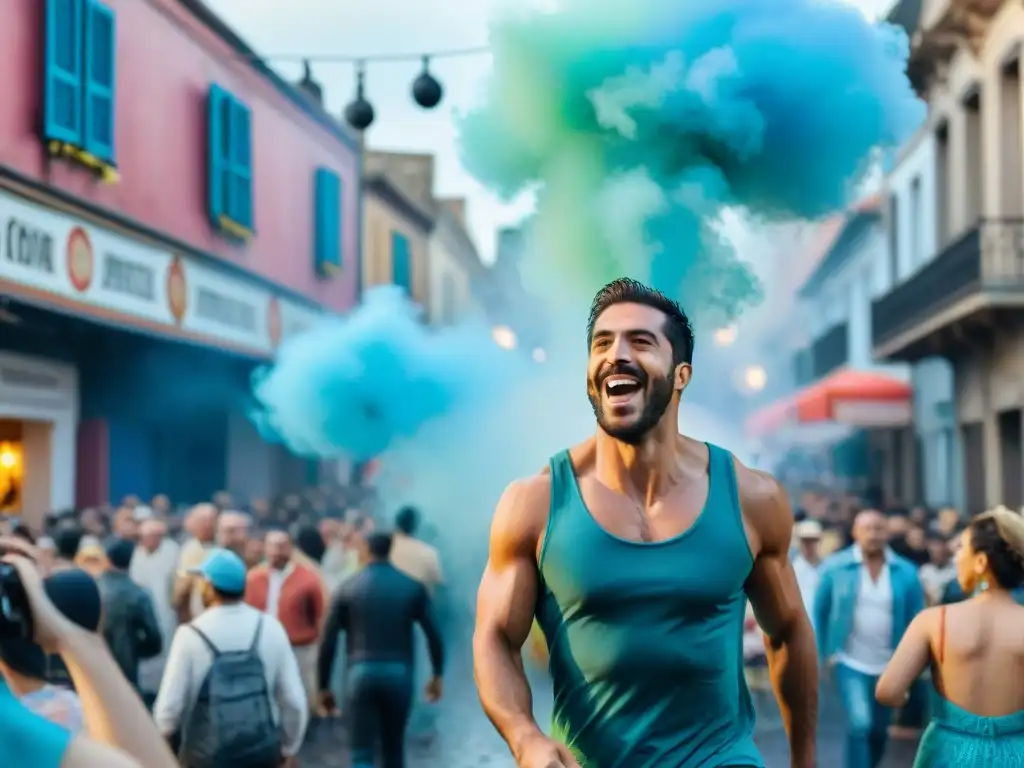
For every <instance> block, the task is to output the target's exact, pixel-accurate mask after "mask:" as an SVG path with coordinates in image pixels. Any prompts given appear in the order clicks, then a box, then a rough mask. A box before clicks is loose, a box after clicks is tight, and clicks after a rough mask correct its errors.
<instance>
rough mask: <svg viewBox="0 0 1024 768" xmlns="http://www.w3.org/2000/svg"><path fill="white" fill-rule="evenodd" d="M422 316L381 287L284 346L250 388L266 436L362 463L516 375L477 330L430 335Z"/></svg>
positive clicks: (399, 293) (397, 292) (511, 362)
mask: <svg viewBox="0 0 1024 768" xmlns="http://www.w3.org/2000/svg"><path fill="white" fill-rule="evenodd" d="M420 316H421V311H420V309H419V308H418V307H417V306H415V305H414V304H413V303H412V302H411V301H410V300H409V299H408V298H407V296H406V294H405V292H404V291H403V290H402V289H399V288H396V287H393V286H382V287H378V288H373V289H371V290H369V291H367V293H366V295H365V298H364V301H363V303H362V304H361V305H360V307H359V308H358V309H356V310H355V311H354V312H353V313H352V314H350V315H348V316H346V317H336V318H328V319H325V320H324V321H323V322H321V323H320V324H318V325H316V326H314V327H313V328H311V329H309V330H307V331H305V332H303V333H301V334H299V335H297V336H294V337H292V338H290V339H287V340H286V341H285V343H284V344H283V345H282V347H281V349H280V351H279V353H278V357H277V360H276V361H275V362H274V364H273V365H272V366H268V367H266V368H262V369H260V370H258V371H257V372H256V374H255V376H254V380H253V394H254V396H255V399H256V402H257V404H258V407H257V409H256V410H255V412H254V414H253V416H254V418H255V420H256V422H257V425H258V426H259V427H260V429H261V431H262V432H263V434H264V436H265V437H267V438H269V439H272V440H281V441H283V442H284V443H286V444H287V445H288V447H289V448H291V450H292V451H294V452H295V453H297V454H299V455H302V456H311V457H339V456H344V457H348V458H352V459H355V460H357V461H363V460H367V459H370V458H373V457H375V456H378V455H380V454H381V453H383V452H384V451H385V450H387V449H388V448H390V447H393V446H394V445H396V444H398V443H400V442H401V441H402V440H403V439H407V438H410V437H412V436H413V435H415V434H416V432H417V431H418V430H419V429H420V428H422V427H424V426H425V425H427V424H429V423H430V422H431V421H433V420H435V419H437V418H438V417H440V416H443V415H445V414H448V413H451V412H452V411H454V410H457V409H463V408H471V407H472V406H473V404H474V403H476V402H479V401H480V398H482V397H486V396H488V395H489V394H490V393H492V392H494V391H495V389H496V388H497V387H498V386H499V384H500V383H501V382H502V381H504V380H508V379H509V378H510V377H514V376H515V371H516V368H517V365H519V364H520V361H519V360H518V359H517V358H516V357H515V356H513V355H510V354H509V353H508V352H506V351H505V350H502V349H500V348H499V347H498V346H497V345H495V344H494V343H493V341H492V340H491V339H490V337H489V336H488V335H487V333H486V332H485V331H484V330H483V329H481V328H477V327H476V326H468V325H467V326H460V327H455V328H446V329H439V330H434V329H431V328H429V327H428V326H426V325H425V324H424V323H423V322H422V321H421V317H420Z"/></svg>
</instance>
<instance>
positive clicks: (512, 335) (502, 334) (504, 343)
mask: <svg viewBox="0 0 1024 768" xmlns="http://www.w3.org/2000/svg"><path fill="white" fill-rule="evenodd" d="M491 338H492V339H494V343H495V344H497V345H498V346H499V347H501V348H502V349H515V348H516V344H517V339H516V332H515V331H513V330H512V329H511V328H509V327H508V326H507V325H497V326H495V327H494V328H493V329H491Z"/></svg>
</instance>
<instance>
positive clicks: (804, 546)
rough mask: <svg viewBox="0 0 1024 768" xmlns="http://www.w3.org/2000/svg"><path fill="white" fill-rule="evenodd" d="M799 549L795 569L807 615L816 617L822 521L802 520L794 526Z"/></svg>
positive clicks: (794, 562)
mask: <svg viewBox="0 0 1024 768" xmlns="http://www.w3.org/2000/svg"><path fill="white" fill-rule="evenodd" d="M793 532H794V535H795V536H796V540H797V551H796V554H794V555H793V571H794V572H795V573H796V583H797V586H799V587H800V596H801V597H802V598H803V600H804V607H805V608H806V609H807V615H808V616H810V617H811V618H812V623H813V617H814V593H815V592H817V591H818V580H819V576H818V567H819V566H820V565H821V555H820V554H819V552H820V549H821V534H822V528H821V523H819V522H818V521H817V520H802V521H800V522H799V523H797V524H796V526H794V531H793Z"/></svg>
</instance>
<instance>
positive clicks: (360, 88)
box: [345, 62, 376, 131]
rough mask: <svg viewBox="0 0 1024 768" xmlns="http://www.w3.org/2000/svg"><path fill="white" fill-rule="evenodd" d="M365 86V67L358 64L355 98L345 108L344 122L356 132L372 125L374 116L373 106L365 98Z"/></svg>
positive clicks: (362, 64)
mask: <svg viewBox="0 0 1024 768" xmlns="http://www.w3.org/2000/svg"><path fill="white" fill-rule="evenodd" d="M365 86H366V65H365V64H364V63H363V62H359V63H358V64H357V65H356V96H355V98H354V99H352V101H350V102H349V103H348V106H346V107H345V122H347V123H348V124H349V125H351V126H352V127H353V128H355V129H356V130H357V131H365V130H366V129H367V128H369V127H370V126H371V125H373V119H374V117H375V116H376V115H375V114H374V112H373V104H371V103H370V102H369V101H368V100H367V98H366V93H365Z"/></svg>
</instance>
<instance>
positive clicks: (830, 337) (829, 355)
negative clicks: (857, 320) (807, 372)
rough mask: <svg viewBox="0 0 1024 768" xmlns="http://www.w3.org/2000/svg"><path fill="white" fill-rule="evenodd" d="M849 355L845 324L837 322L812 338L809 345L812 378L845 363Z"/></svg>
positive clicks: (824, 374)
mask: <svg viewBox="0 0 1024 768" xmlns="http://www.w3.org/2000/svg"><path fill="white" fill-rule="evenodd" d="M849 357H850V345H849V339H848V333H847V324H846V323H845V322H842V323H839V324H838V325H834V326H832V327H831V328H829V329H828V330H827V331H826V332H825V334H824V335H822V336H819V337H818V338H817V339H815V340H814V344H813V345H812V346H811V360H812V363H811V368H812V370H813V372H814V378H815V379H820V378H821V377H822V376H826V375H828V374H830V373H832V371H834V370H835V369H836V368H839V367H841V366H843V365H846V361H847V360H848V359H849Z"/></svg>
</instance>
